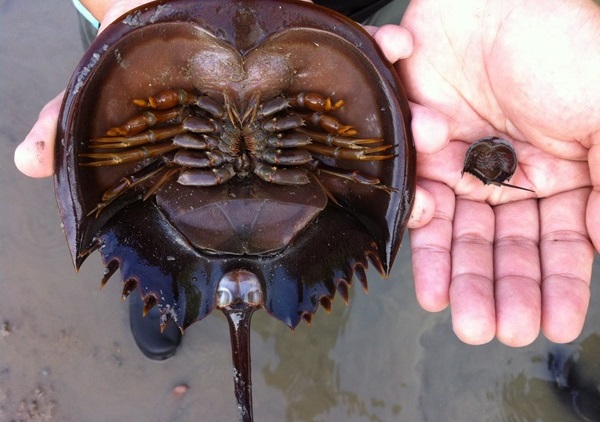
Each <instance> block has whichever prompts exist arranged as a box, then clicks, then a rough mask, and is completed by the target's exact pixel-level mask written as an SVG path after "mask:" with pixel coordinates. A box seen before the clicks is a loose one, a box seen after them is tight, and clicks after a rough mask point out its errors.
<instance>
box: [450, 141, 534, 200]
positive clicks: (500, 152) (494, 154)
mask: <svg viewBox="0 0 600 422" xmlns="http://www.w3.org/2000/svg"><path fill="white" fill-rule="evenodd" d="M516 170H517V153H516V151H515V149H514V147H513V146H512V145H511V144H510V142H508V141H507V140H505V139H502V138H498V137H496V136H490V137H487V138H482V139H480V140H478V141H476V142H473V143H472V144H471V146H470V147H469V149H467V153H466V154H465V163H464V167H463V171H462V173H461V176H462V175H463V174H465V173H470V174H472V175H473V176H475V177H477V178H478V179H479V180H481V181H482V182H483V184H484V185H490V184H491V185H496V186H507V187H509V188H514V189H521V190H526V191H529V192H534V191H532V190H531V189H527V188H523V187H521V186H515V185H510V184H508V183H505V182H506V180H509V179H510V178H511V177H512V175H513V174H515V171H516Z"/></svg>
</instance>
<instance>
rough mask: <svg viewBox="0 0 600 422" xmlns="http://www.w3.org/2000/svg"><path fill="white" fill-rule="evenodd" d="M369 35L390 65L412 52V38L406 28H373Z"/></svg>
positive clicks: (386, 26) (384, 26)
mask: <svg viewBox="0 0 600 422" xmlns="http://www.w3.org/2000/svg"><path fill="white" fill-rule="evenodd" d="M371 33H372V36H373V39H375V41H376V42H377V44H378V45H379V47H380V48H381V51H382V52H383V54H384V55H385V57H386V59H388V61H389V62H390V63H396V62H397V61H398V60H400V59H405V58H407V57H408V56H410V55H411V54H412V52H413V38H412V35H411V33H410V32H409V31H408V30H407V29H406V28H403V27H401V26H399V25H391V24H388V25H383V26H381V27H379V28H375V29H374V30H373V31H371Z"/></svg>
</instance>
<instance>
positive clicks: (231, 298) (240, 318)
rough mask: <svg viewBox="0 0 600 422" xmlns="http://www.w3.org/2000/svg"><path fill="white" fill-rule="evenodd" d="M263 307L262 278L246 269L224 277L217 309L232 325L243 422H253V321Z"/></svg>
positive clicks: (240, 415)
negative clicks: (251, 343)
mask: <svg viewBox="0 0 600 422" xmlns="http://www.w3.org/2000/svg"><path fill="white" fill-rule="evenodd" d="M261 306H263V293H262V287H261V285H260V282H259V281H258V277H257V276H256V275H255V274H254V273H252V272H250V271H246V270H233V271H230V272H228V273H226V274H225V275H223V277H222V278H221V280H220V281H219V286H218V290H217V307H218V308H219V309H221V311H222V312H223V313H224V314H225V317H226V318H227V323H228V324H229V335H230V339H231V355H232V360H233V382H234V386H235V389H234V391H235V398H236V400H237V407H238V412H239V420H240V422H252V421H253V420H254V416H253V413H252V370H251V358H250V321H251V319H252V314H253V313H254V311H255V310H257V309H258V308H259V307H261Z"/></svg>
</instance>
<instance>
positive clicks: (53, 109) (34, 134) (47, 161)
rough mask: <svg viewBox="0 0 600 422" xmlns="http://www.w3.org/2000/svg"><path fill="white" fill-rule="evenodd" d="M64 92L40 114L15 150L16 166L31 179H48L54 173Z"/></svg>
mask: <svg viewBox="0 0 600 422" xmlns="http://www.w3.org/2000/svg"><path fill="white" fill-rule="evenodd" d="M63 95H64V91H63V92H61V93H60V94H59V95H57V96H56V97H55V98H54V99H52V100H51V101H50V102H49V103H48V104H46V106H45V107H44V108H43V109H42V111H41V112H40V115H39V117H38V120H37V122H35V124H34V125H33V128H32V129H31V131H30V132H29V134H28V135H27V136H26V137H25V140H24V141H23V142H22V143H21V144H20V145H19V146H18V147H17V149H16V150H15V165H16V166H17V168H18V169H19V170H20V171H21V172H22V173H24V174H26V175H27V176H30V177H48V176H51V175H52V173H53V171H54V145H55V138H56V125H57V121H58V114H59V113H60V105H61V102H62V97H63Z"/></svg>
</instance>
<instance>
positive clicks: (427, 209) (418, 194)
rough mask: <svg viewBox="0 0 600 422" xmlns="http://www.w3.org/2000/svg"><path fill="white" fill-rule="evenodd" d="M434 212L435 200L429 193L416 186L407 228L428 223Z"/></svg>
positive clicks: (415, 227)
mask: <svg viewBox="0 0 600 422" xmlns="http://www.w3.org/2000/svg"><path fill="white" fill-rule="evenodd" d="M434 213H435V200H434V199H433V196H432V195H431V193H429V192H428V191H427V190H425V189H423V188H421V187H420V186H417V188H416V190H415V202H414V204H413V208H412V210H411V213H410V217H409V219H408V226H407V227H408V228H409V229H417V228H419V227H423V226H425V225H426V224H428V223H429V222H430V221H431V219H432V218H433V215H434Z"/></svg>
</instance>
